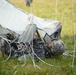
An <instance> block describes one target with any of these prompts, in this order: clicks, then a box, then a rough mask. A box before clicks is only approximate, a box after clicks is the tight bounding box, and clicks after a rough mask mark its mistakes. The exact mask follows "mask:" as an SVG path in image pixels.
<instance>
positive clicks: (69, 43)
mask: <svg viewBox="0 0 76 75" xmlns="http://www.w3.org/2000/svg"><path fill="white" fill-rule="evenodd" d="M10 1H11V2H12V3H13V4H15V5H16V6H17V7H19V8H21V9H22V10H24V11H27V12H28V13H30V8H29V7H26V5H25V3H24V0H10ZM73 11H74V17H73V14H72V0H58V7H57V13H56V0H33V5H32V13H33V14H35V15H36V16H39V17H42V18H49V19H52V20H58V21H60V22H61V24H62V32H61V39H62V40H63V41H64V43H65V45H66V48H67V51H68V52H69V53H70V52H71V53H72V52H73V50H74V35H75V36H76V33H75V34H74V29H75V31H76V25H75V24H76V0H73ZM74 26H75V27H74ZM75 40H76V39H75ZM0 59H1V58H0ZM1 60H2V59H1ZM72 60H73V58H72V57H65V56H58V57H53V58H49V59H45V60H44V61H45V62H47V63H49V64H52V65H54V66H47V65H46V64H44V63H42V62H40V61H39V62H36V64H37V65H38V66H40V67H41V68H42V69H41V70H40V69H38V68H34V66H33V64H32V61H31V60H30V59H28V60H27V61H26V62H25V65H24V66H18V67H17V68H16V69H14V67H15V66H16V65H22V64H24V63H23V62H18V61H17V59H9V60H8V61H6V62H4V63H3V62H0V75H76V58H75V62H74V67H72Z"/></svg>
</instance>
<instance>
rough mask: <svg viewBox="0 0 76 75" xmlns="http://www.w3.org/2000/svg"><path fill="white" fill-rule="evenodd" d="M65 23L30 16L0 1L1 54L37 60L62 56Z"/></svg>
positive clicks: (4, 0)
mask: <svg viewBox="0 0 76 75" xmlns="http://www.w3.org/2000/svg"><path fill="white" fill-rule="evenodd" d="M61 29H62V26H61V23H60V22H59V21H53V20H49V19H42V18H39V17H36V16H35V15H32V14H28V13H27V12H24V11H22V10H21V9H19V8H17V7H15V6H14V5H13V4H11V3H10V2H8V1H6V0H0V51H1V52H2V53H3V55H4V54H6V55H7V56H9V57H14V56H15V57H21V56H22V55H24V54H31V55H32V54H33V55H34V58H35V59H38V58H40V59H44V58H46V57H51V56H53V55H55V56H56V55H62V54H63V53H64V51H65V45H64V43H63V41H62V40H60V33H61Z"/></svg>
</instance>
